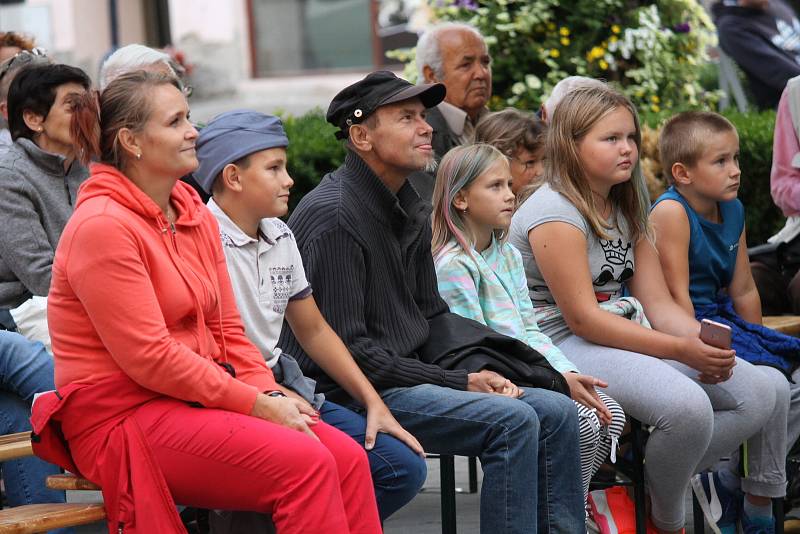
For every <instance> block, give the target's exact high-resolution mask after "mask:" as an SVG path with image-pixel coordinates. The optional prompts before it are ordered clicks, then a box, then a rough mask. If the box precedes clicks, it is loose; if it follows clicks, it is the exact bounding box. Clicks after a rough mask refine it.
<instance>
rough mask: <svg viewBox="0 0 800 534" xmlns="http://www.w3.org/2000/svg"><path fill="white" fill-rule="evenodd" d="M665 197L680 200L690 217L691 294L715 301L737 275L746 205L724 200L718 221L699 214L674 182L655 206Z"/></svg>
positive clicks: (694, 299)
mask: <svg viewBox="0 0 800 534" xmlns="http://www.w3.org/2000/svg"><path fill="white" fill-rule="evenodd" d="M662 200H677V201H678V202H680V203H681V205H682V206H683V209H684V210H686V215H687V216H688V217H689V229H690V234H689V235H690V237H689V296H690V297H691V299H692V304H694V305H695V306H698V305H705V304H713V303H715V302H716V301H717V294H718V293H719V291H720V290H721V289H724V288H726V287H728V285H730V283H731V279H732V278H733V270H734V267H735V266H736V254H737V253H738V252H739V237H740V236H741V235H742V231H743V230H744V206H743V205H742V203H741V202H740V201H739V199H733V200H729V201H726V202H720V203H719V212H720V217H721V219H722V223H714V222H711V221H709V220H707V219H705V218H703V217H701V216H699V215H698V214H697V212H695V211H694V209H692V207H691V206H690V205H689V203H688V202H687V201H686V199H685V198H684V197H683V196H682V195H681V194H680V193H679V192H678V191H677V190H676V189H675V187H674V186H673V187H670V188H669V189H667V190H666V191H665V192H664V194H663V195H661V196H660V197H658V199H656V201H655V202H654V203H653V206H655V205H656V204H658V203H659V202H661V201H662ZM657 239H658V236H656V240H657Z"/></svg>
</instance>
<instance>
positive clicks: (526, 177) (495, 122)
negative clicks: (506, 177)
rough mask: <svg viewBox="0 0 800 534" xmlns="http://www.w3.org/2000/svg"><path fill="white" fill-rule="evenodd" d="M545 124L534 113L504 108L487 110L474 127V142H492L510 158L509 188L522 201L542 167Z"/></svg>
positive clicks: (536, 181)
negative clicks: (496, 110)
mask: <svg viewBox="0 0 800 534" xmlns="http://www.w3.org/2000/svg"><path fill="white" fill-rule="evenodd" d="M546 133H547V125H546V124H545V123H544V122H542V121H541V120H540V119H538V118H537V117H536V115H534V114H533V113H530V112H526V111H520V110H518V109H514V108H506V109H504V110H503V111H498V112H496V113H489V114H488V115H487V116H486V117H484V118H483V119H481V121H480V122H479V123H478V126H477V127H476V128H475V142H476V143H486V144H488V145H492V146H493V147H495V148H496V149H498V150H499V151H500V152H502V153H503V154H505V156H506V157H507V158H508V159H509V162H510V163H509V167H510V168H511V178H512V182H511V190H512V191H513V192H514V195H515V196H516V197H517V202H518V203H519V204H522V202H524V201H525V199H526V198H528V196H530V194H531V193H533V191H534V190H535V189H536V187H538V185H539V180H538V178H539V177H540V176H541V175H542V171H543V170H544V138H545V134H546Z"/></svg>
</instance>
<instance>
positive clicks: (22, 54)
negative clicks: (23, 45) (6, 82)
mask: <svg viewBox="0 0 800 534" xmlns="http://www.w3.org/2000/svg"><path fill="white" fill-rule="evenodd" d="M40 57H41V58H46V57H47V51H46V50H45V49H44V48H32V49H30V50H21V51H19V52H17V53H16V54H14V55H13V56H11V57H10V58H9V59H7V60H5V61H4V62H3V63H0V80H2V79H3V76H5V75H6V73H8V71H10V70H11V67H12V66H13V65H16V66H18V67H21V66H23V65H27V64H28V63H32V62H33V61H34V60H35V59H36V58H40Z"/></svg>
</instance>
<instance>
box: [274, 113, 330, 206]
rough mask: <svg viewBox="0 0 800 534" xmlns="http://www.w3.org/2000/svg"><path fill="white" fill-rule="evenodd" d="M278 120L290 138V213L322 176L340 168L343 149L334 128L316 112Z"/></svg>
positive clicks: (287, 163)
mask: <svg viewBox="0 0 800 534" xmlns="http://www.w3.org/2000/svg"><path fill="white" fill-rule="evenodd" d="M281 119H282V120H283V127H284V129H285V130H286V135H287V137H288V138H289V148H288V149H287V150H286V160H287V161H286V167H287V170H288V171H289V175H290V176H291V177H292V179H293V180H294V186H293V187H292V192H291V196H290V197H289V210H290V211H291V210H293V209H294V207H295V206H296V205H297V203H298V202H300V199H301V198H303V195H305V194H306V193H308V192H309V191H311V190H312V189H314V187H316V185H317V184H318V183H319V181H320V180H321V179H322V177H323V176H325V175H326V174H327V173H329V172H331V171H332V170H334V169H336V168H337V167H338V166H339V165H341V164H342V162H343V161H344V155H345V149H344V145H343V144H342V142H341V141H339V140H338V139H336V137H334V134H335V132H336V127H334V126H333V125H332V124H330V123H328V122H327V121H326V120H325V113H323V111H322V110H321V109H319V108H317V109H314V110H312V111H309V112H308V113H306V114H304V115H300V116H297V117H294V116H291V115H289V116H284V117H281Z"/></svg>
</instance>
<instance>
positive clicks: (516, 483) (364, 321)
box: [279, 71, 585, 534]
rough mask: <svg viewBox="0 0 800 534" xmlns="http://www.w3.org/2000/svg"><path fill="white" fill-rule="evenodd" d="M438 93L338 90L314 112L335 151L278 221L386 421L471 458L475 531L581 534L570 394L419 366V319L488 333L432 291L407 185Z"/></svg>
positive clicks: (325, 387)
mask: <svg viewBox="0 0 800 534" xmlns="http://www.w3.org/2000/svg"><path fill="white" fill-rule="evenodd" d="M444 94H445V89H444V86H443V85H441V84H432V85H417V86H414V85H411V84H410V83H408V82H406V81H405V80H402V79H400V78H397V77H396V76H395V75H394V74H392V73H391V72H387V71H380V72H374V73H372V74H370V75H368V76H367V77H366V78H364V79H363V80H361V81H359V82H356V83H355V84H353V85H351V86H349V87H347V88H345V89H344V90H343V91H341V92H340V93H339V94H338V95H337V96H336V97H335V98H334V99H333V102H331V105H330V107H329V109H328V114H327V119H328V121H329V122H331V123H332V124H334V125H335V126H337V127H338V128H339V129H340V130H339V132H338V133H337V137H338V138H340V139H345V140H346V141H345V142H346V145H347V149H348V151H347V157H346V159H345V162H344V164H343V165H342V166H341V167H339V168H338V169H337V170H335V171H334V172H332V173H330V174H328V175H326V176H325V177H324V178H323V179H322V180H321V182H320V184H319V185H318V186H317V187H316V188H315V189H314V190H313V191H311V192H310V193H309V194H307V195H306V196H305V197H304V198H303V199H302V201H301V202H300V204H299V205H298V206H297V208H296V209H295V211H294V213H293V214H292V216H291V218H290V219H289V226H290V227H291V229H292V231H293V232H294V234H295V237H296V240H297V245H298V247H299V249H300V252H301V255H302V257H303V263H304V265H305V268H306V275H307V276H308V280H309V282H310V283H311V285H312V286H313V287H314V294H315V296H316V298H317V303H318V305H319V307H320V309H321V310H322V313H323V315H324V316H325V318H326V319H327V320H328V322H329V323H330V325H331V326H332V327H333V329H334V330H335V331H336V332H337V333H338V334H339V336H340V337H341V338H342V341H344V343H345V344H346V345H347V347H348V349H349V350H350V352H351V353H352V355H353V357H354V358H355V360H356V362H357V363H358V365H359V366H360V367H361V369H362V370H363V371H364V374H365V375H366V376H367V377H368V378H369V379H370V381H371V382H372V383H373V385H374V386H375V388H376V389H377V390H378V391H379V392H380V393H381V396H382V397H383V399H384V401H385V402H386V405H387V406H388V407H389V408H390V409H391V410H392V413H393V414H394V416H395V417H396V418H397V420H398V421H399V422H400V423H401V424H402V425H403V426H404V427H405V428H406V429H407V430H409V431H410V432H411V433H412V434H414V435H415V436H416V437H417V439H419V441H420V442H421V443H422V445H423V447H424V448H425V449H426V450H427V451H430V452H434V453H442V454H457V455H464V456H478V457H479V458H480V459H481V462H482V464H483V472H484V478H483V490H482V496H481V532H483V533H486V534H489V533H491V534H502V533H511V532H520V533H522V532H525V533H535V532H537V531H541V532H564V533H567V532H569V533H577V532H585V526H584V511H583V496H582V489H581V480H580V468H579V454H578V424H577V417H576V412H575V409H574V405H573V403H572V401H571V400H570V399H569V397H567V396H566V395H562V394H561V393H556V392H554V391H548V390H546V389H537V388H521V387H517V386H516V385H515V384H513V383H512V382H511V381H509V380H507V379H505V378H504V377H503V376H501V375H499V374H498V373H496V372H492V371H489V370H487V369H482V370H475V371H474V372H470V370H465V369H444V368H442V367H440V366H438V365H436V364H432V363H426V362H425V361H423V360H424V359H425V354H426V347H427V346H428V344H429V338H430V339H431V340H434V341H435V342H436V343H438V346H441V344H442V343H441V342H442V337H444V333H443V332H442V331H441V330H437V331H435V332H432V331H431V328H430V322H431V321H437V320H441V319H443V318H444V319H446V320H447V322H448V324H449V325H450V326H452V327H453V328H451V329H450V330H451V337H460V332H461V330H460V328H461V327H462V326H463V331H464V333H465V335H466V333H467V332H468V331H469V332H475V330H476V329H478V330H479V331H481V332H482V331H484V330H486V331H488V332H491V331H489V330H488V329H486V327H484V326H483V325H479V324H478V323H475V322H474V321H469V320H468V319H464V318H461V317H459V316H455V315H453V314H451V313H450V312H449V310H448V308H447V304H445V302H444V301H443V300H442V299H441V297H440V296H439V292H438V289H437V283H436V272H435V270H434V266H433V258H432V256H431V250H430V246H431V227H430V212H431V206H430V204H429V203H428V202H426V201H424V200H422V199H420V197H419V195H418V194H417V193H416V191H415V190H414V188H413V187H412V186H411V185H410V184H409V183H407V182H406V177H407V176H408V175H409V174H410V173H412V172H415V171H419V170H422V169H424V168H426V167H427V166H429V165H430V164H431V163H432V161H433V157H434V156H433V151H432V149H431V127H430V126H429V125H428V124H427V122H426V121H425V110H426V108H429V107H432V106H435V105H436V104H438V103H439V102H441V101H442V99H443V98H444ZM437 324H440V323H437ZM453 331H455V332H456V333H457V334H459V335H457V336H452V332H453ZM434 338H435V339H434ZM279 344H280V345H281V347H283V348H284V350H286V351H287V352H289V353H291V354H293V355H295V356H296V357H297V358H298V360H299V361H300V364H301V366H302V367H303V370H304V372H305V373H306V374H307V375H308V376H311V377H313V378H314V379H315V380H317V385H318V386H317V387H318V389H319V390H321V391H322V392H324V393H325V394H326V395H327V396H328V398H329V399H331V400H334V401H339V402H344V403H346V404H351V403H352V400H350V399H348V398H347V397H346V395H345V394H344V392H343V391H342V390H341V389H340V388H339V387H338V386H337V385H336V383H335V382H334V381H333V380H331V379H330V377H328V376H327V375H326V374H325V373H324V372H323V371H322V369H320V368H319V367H318V366H316V365H315V364H314V362H313V361H311V360H310V359H309V358H307V357H306V356H305V355H304V353H303V351H302V348H301V347H300V346H299V344H298V343H297V341H296V340H295V339H294V337H293V336H292V333H291V331H290V329H287V328H284V329H283V332H282V334H281V338H280V341H279ZM548 369H549V371H551V372H552V369H551V368H549V366H547V369H544V371H547V370H548Z"/></svg>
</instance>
